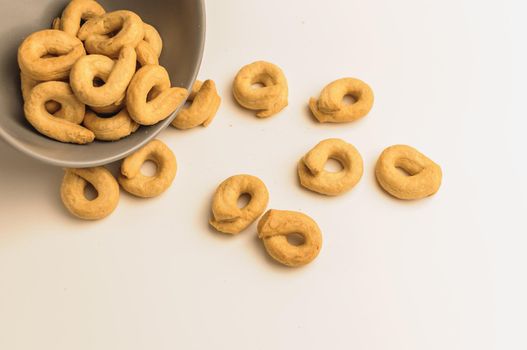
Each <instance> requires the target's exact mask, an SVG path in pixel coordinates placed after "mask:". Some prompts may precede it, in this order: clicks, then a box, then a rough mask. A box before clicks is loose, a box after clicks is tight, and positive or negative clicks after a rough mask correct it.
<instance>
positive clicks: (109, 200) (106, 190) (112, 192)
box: [60, 167, 119, 220]
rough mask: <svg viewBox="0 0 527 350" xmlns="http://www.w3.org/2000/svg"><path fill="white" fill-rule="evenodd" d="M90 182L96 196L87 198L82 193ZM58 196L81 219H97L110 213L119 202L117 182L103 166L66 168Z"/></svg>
mask: <svg viewBox="0 0 527 350" xmlns="http://www.w3.org/2000/svg"><path fill="white" fill-rule="evenodd" d="M88 183H90V184H91V185H92V186H93V187H94V188H95V190H96V191H97V197H96V198H95V199H93V200H89V199H87V198H86V196H85V195H84V189H85V187H86V186H87V185H88ZM60 197H61V198H62V202H63V203H64V205H65V206H66V208H67V209H68V210H69V211H70V213H72V214H73V215H75V216H76V217H79V218H81V219H85V220H99V219H102V218H105V217H107V216H108V215H110V214H111V213H112V212H113V211H114V210H115V208H116V207H117V204H118V203H119V184H118V183H117V181H116V180H115V178H114V177H113V175H112V174H111V173H110V172H109V171H108V170H106V169H105V168H104V167H95V168H83V169H66V173H65V175H64V179H63V180H62V186H61V187H60Z"/></svg>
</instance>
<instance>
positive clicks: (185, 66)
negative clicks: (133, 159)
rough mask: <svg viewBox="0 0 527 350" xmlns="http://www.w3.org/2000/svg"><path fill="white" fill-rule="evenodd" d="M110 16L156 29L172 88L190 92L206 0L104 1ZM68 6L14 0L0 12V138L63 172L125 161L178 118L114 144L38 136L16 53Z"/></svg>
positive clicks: (47, 0) (198, 59)
mask: <svg viewBox="0 0 527 350" xmlns="http://www.w3.org/2000/svg"><path fill="white" fill-rule="evenodd" d="M99 2H100V3H101V5H103V6H104V8H105V9H106V11H108V12H109V11H114V10H118V9H127V10H131V11H134V12H136V13H137V14H139V15H140V16H141V18H142V19H143V20H144V21H145V22H147V23H149V24H152V25H153V26H155V27H156V28H157V30H158V31H159V33H160V34H161V37H162V38H163V52H162V54H161V58H160V64H162V65H163V66H164V67H165V68H166V69H167V70H168V72H169V74H170V79H171V82H172V86H181V87H185V88H187V89H188V88H190V87H191V86H192V83H193V82H194V79H195V78H196V75H197V73H198V70H199V66H200V64H201V57H202V53H203V45H204V36H205V9H204V5H203V1H202V0H177V1H176V0H148V1H144V0H100V1H99ZM67 3H68V1H56V0H16V1H7V2H4V3H3V4H2V11H1V12H0V18H1V23H2V26H1V29H0V33H1V34H0V36H1V37H2V39H3V40H1V41H0V50H1V51H0V52H1V55H0V71H1V75H2V78H3V82H2V84H0V106H1V111H2V114H1V115H0V136H2V137H3V138H4V139H5V140H6V141H7V142H8V143H10V144H11V145H13V146H14V147H16V148H17V149H19V150H21V151H23V152H25V153H27V154H29V155H31V156H33V157H35V158H37V159H40V160H42V161H45V162H48V163H51V164H54V165H58V166H64V167H88V166H96V165H101V164H106V163H109V162H112V161H115V160H118V159H121V158H123V157H125V156H127V155H128V154H130V153H131V152H133V151H135V150H136V149H138V148H139V147H141V146H142V145H144V144H145V143H146V142H148V141H149V140H150V139H152V138H153V137H155V136H156V135H157V134H158V133H159V132H160V131H161V130H163V129H164V128H165V127H166V126H167V125H168V124H169V123H170V121H171V120H172V119H173V118H174V115H175V113H174V114H172V115H171V116H170V117H169V118H167V119H165V120H163V121H161V122H160V123H158V124H156V125H153V126H146V127H145V126H142V127H140V128H139V129H138V130H137V131H136V132H135V133H134V134H132V135H130V136H128V137H126V138H124V139H122V140H119V141H115V142H101V141H95V142H93V143H91V144H88V145H74V144H67V143H62V142H58V141H55V140H52V139H50V138H48V137H46V136H43V135H41V134H40V133H38V132H37V131H36V130H35V129H34V128H33V127H32V126H31V125H30V124H29V123H28V122H27V121H26V119H25V117H24V114H23V102H22V96H21V92H20V77H19V69H18V65H17V60H16V55H17V48H18V46H19V45H20V43H21V42H22V40H23V39H24V38H25V37H26V36H27V35H29V34H30V33H32V32H34V31H38V30H41V29H45V28H50V25H51V22H52V20H53V18H55V17H57V16H60V13H61V12H62V9H63V8H64V6H65V5H66V4H67Z"/></svg>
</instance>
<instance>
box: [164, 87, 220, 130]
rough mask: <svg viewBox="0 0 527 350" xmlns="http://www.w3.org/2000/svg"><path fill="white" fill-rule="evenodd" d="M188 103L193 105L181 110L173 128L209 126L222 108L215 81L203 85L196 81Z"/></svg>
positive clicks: (173, 122)
mask: <svg viewBox="0 0 527 350" xmlns="http://www.w3.org/2000/svg"><path fill="white" fill-rule="evenodd" d="M187 101H190V102H191V105H190V106H189V107H182V108H181V110H180V111H179V112H178V114H177V116H176V118H174V120H173V121H172V126H173V127H176V128H178V129H182V130H185V129H190V128H194V127H196V126H198V125H203V126H205V127H206V126H208V125H209V124H210V123H211V122H212V119H214V116H215V115H216V112H217V111H218V108H219V107H220V103H221V97H220V96H219V95H218V92H217V91H216V84H214V81H212V80H205V82H204V83H202V82H201V81H199V80H196V82H194V85H193V86H192V91H191V93H190V95H189V96H188V98H187Z"/></svg>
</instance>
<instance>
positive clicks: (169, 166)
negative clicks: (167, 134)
mask: <svg viewBox="0 0 527 350" xmlns="http://www.w3.org/2000/svg"><path fill="white" fill-rule="evenodd" d="M147 160H151V161H153V162H154V163H155V164H156V165H157V171H156V174H155V175H154V176H145V175H143V174H141V166H142V165H143V163H144V162H145V161H147ZM176 170H177V163H176V157H175V156H174V153H172V151H171V150H170V148H168V147H167V146H166V145H165V144H164V143H163V142H161V141H160V140H153V141H150V142H149V143H147V144H146V146H144V147H143V148H141V149H140V150H139V151H137V152H135V153H133V154H132V155H130V156H128V157H126V158H125V159H124V161H123V163H122V164H121V175H119V179H118V180H119V183H120V184H121V186H122V187H123V188H124V189H125V190H126V191H127V192H129V193H131V194H133V195H135V196H138V197H144V198H148V197H155V196H158V195H160V194H161V193H163V192H164V191H165V190H166V189H167V188H168V187H170V185H171V184H172V181H174V178H175V177H176Z"/></svg>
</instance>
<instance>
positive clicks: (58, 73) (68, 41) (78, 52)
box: [18, 29, 86, 81]
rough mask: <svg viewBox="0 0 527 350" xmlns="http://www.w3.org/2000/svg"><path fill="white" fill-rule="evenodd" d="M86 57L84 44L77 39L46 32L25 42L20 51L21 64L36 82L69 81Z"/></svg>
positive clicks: (47, 30) (34, 35) (37, 33)
mask: <svg viewBox="0 0 527 350" xmlns="http://www.w3.org/2000/svg"><path fill="white" fill-rule="evenodd" d="M85 54H86V52H85V51H84V46H83V45H82V42H81V41H80V40H79V39H77V38H76V37H74V36H71V35H69V34H66V33H65V32H63V31H60V30H54V29H45V30H41V31H38V32H35V33H33V34H31V35H29V36H28V37H27V38H26V39H24V41H23V42H22V44H21V45H20V46H19V48H18V65H19V67H20V70H21V71H22V73H24V74H26V75H27V76H28V77H29V78H31V79H33V80H37V81H48V80H61V79H65V78H68V76H69V74H70V69H71V67H72V66H73V64H74V63H75V62H76V61H77V60H78V59H79V58H80V57H81V56H84V55H85ZM50 55H51V57H48V56H50Z"/></svg>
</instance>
